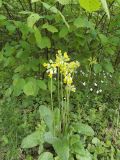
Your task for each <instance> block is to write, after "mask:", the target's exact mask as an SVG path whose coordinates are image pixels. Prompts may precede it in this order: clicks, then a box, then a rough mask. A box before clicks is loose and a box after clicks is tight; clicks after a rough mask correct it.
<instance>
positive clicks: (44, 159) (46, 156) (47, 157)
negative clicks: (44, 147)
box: [38, 152, 54, 160]
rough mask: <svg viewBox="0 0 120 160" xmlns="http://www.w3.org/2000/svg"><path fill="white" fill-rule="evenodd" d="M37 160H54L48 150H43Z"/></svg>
mask: <svg viewBox="0 0 120 160" xmlns="http://www.w3.org/2000/svg"><path fill="white" fill-rule="evenodd" d="M38 160H54V159H53V155H52V153H50V152H43V153H42V154H41V155H40V156H39V158H38Z"/></svg>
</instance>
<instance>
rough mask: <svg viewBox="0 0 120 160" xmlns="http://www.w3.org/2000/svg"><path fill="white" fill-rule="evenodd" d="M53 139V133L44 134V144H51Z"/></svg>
mask: <svg viewBox="0 0 120 160" xmlns="http://www.w3.org/2000/svg"><path fill="white" fill-rule="evenodd" d="M55 139H56V137H55V136H53V133H51V132H46V133H45V134H44V142H46V143H49V144H53V142H54V141H55Z"/></svg>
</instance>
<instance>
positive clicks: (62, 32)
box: [59, 27, 69, 38]
mask: <svg viewBox="0 0 120 160" xmlns="http://www.w3.org/2000/svg"><path fill="white" fill-rule="evenodd" d="M68 33H69V31H68V28H67V27H63V28H62V29H61V30H60V32H59V37H60V38H65V36H67V34H68Z"/></svg>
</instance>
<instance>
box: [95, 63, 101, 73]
mask: <svg viewBox="0 0 120 160" xmlns="http://www.w3.org/2000/svg"><path fill="white" fill-rule="evenodd" d="M101 71H102V66H101V65H100V64H94V72H95V73H100V72H101Z"/></svg>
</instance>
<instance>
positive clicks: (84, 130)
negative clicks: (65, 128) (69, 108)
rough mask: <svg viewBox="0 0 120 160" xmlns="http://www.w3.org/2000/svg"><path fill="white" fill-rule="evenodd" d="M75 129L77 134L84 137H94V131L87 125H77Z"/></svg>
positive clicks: (74, 125) (74, 126)
mask: <svg viewBox="0 0 120 160" xmlns="http://www.w3.org/2000/svg"><path fill="white" fill-rule="evenodd" d="M73 128H74V130H75V132H77V133H80V134H82V135H86V136H93V135H94V130H93V129H92V128H91V127H90V126H88V125H87V124H83V123H75V124H73Z"/></svg>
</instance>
